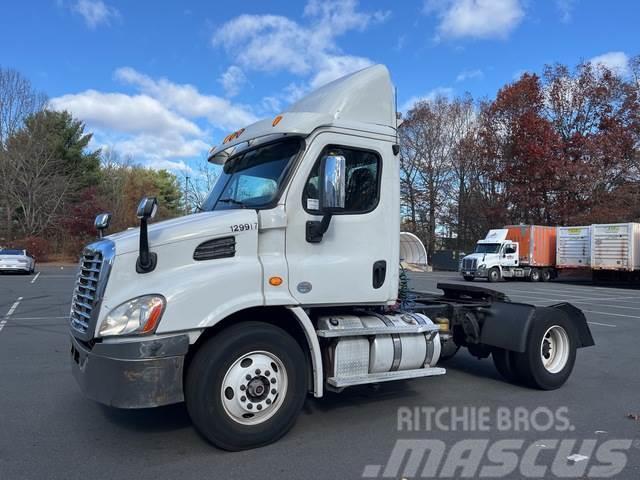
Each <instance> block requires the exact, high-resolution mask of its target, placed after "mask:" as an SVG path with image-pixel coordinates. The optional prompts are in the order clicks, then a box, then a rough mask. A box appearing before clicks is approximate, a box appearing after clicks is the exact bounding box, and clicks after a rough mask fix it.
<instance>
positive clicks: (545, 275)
mask: <svg viewBox="0 0 640 480" xmlns="http://www.w3.org/2000/svg"><path fill="white" fill-rule="evenodd" d="M549 280H551V270H549V269H548V268H545V269H544V270H542V273H541V274H540V281H541V282H548V281H549Z"/></svg>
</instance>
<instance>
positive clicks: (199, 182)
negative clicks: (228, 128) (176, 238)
mask: <svg viewBox="0 0 640 480" xmlns="http://www.w3.org/2000/svg"><path fill="white" fill-rule="evenodd" d="M219 176H220V167H219V166H217V165H213V164H211V163H209V162H208V161H207V157H203V158H202V159H201V160H200V162H199V163H198V166H197V167H196V169H195V170H192V171H190V172H188V173H187V172H186V171H183V172H182V178H183V180H182V184H183V185H185V199H186V202H185V203H186V205H185V207H186V208H185V210H186V212H187V213H191V212H193V211H194V210H195V211H199V210H201V209H202V207H203V206H204V203H205V201H206V199H207V197H208V196H209V192H211V190H212V189H213V186H214V185H215V183H216V181H217V180H218V177H219Z"/></svg>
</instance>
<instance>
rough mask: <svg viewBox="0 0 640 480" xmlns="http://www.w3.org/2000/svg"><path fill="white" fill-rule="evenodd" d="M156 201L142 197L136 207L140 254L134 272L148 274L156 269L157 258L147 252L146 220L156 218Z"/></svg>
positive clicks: (152, 253)
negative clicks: (138, 222) (138, 223)
mask: <svg viewBox="0 0 640 480" xmlns="http://www.w3.org/2000/svg"><path fill="white" fill-rule="evenodd" d="M157 211H158V200H157V199H156V197H144V198H143V199H142V200H141V201H140V205H138V211H137V212H136V215H137V216H138V218H139V219H140V253H139V255H138V261H137V262H136V272H138V273H149V272H152V271H153V270H154V269H155V268H156V263H157V261H158V256H157V254H155V253H154V252H150V251H149V234H148V233H147V220H149V219H150V218H153V217H155V216H156V212H157Z"/></svg>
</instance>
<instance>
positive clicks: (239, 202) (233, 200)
mask: <svg viewBox="0 0 640 480" xmlns="http://www.w3.org/2000/svg"><path fill="white" fill-rule="evenodd" d="M218 202H222V203H231V204H233V205H240V206H241V207H246V205H245V203H244V202H241V201H240V200H236V199H235V198H229V197H225V198H219V199H218ZM218 202H216V203H218Z"/></svg>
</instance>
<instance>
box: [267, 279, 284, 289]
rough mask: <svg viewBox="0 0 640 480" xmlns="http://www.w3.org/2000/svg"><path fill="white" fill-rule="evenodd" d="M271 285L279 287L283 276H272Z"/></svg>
mask: <svg viewBox="0 0 640 480" xmlns="http://www.w3.org/2000/svg"><path fill="white" fill-rule="evenodd" d="M269 285H271V286H272V287H279V286H280V285H282V277H271V278H270V279H269Z"/></svg>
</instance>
